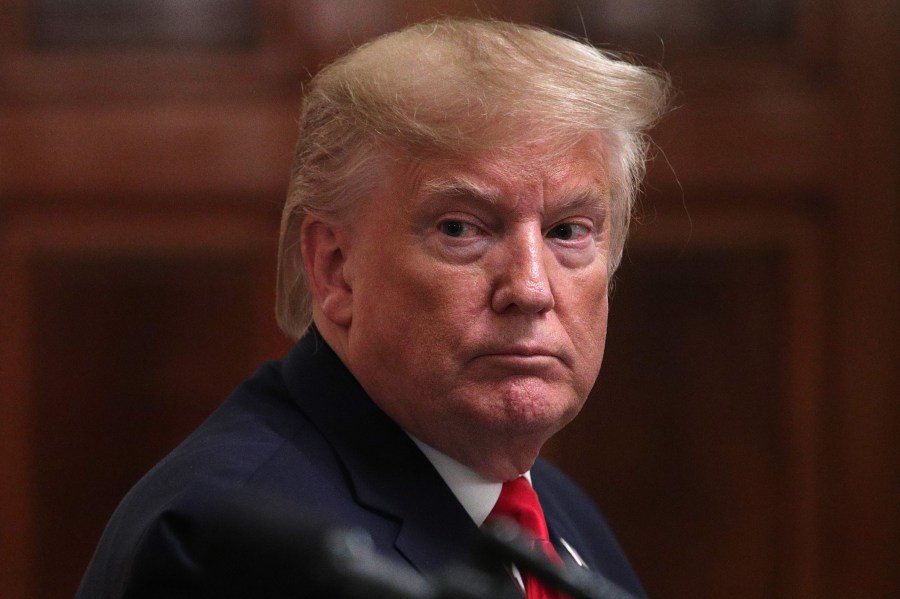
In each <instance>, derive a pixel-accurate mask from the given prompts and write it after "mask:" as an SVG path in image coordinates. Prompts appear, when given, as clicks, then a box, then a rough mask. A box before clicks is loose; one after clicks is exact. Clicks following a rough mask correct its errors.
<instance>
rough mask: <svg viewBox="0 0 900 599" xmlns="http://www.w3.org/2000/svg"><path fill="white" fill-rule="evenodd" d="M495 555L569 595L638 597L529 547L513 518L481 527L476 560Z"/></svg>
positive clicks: (585, 598)
mask: <svg viewBox="0 0 900 599" xmlns="http://www.w3.org/2000/svg"><path fill="white" fill-rule="evenodd" d="M497 559H500V560H503V562H505V563H511V564H515V565H516V567H517V568H519V570H520V571H527V572H530V573H532V574H534V575H535V576H537V577H538V578H540V579H541V580H542V581H543V582H544V583H545V584H547V585H549V586H551V587H553V588H556V589H559V590H561V591H563V592H565V593H568V594H569V595H570V596H571V597H572V599H637V598H636V597H635V596H634V595H632V594H631V593H629V592H628V591H626V590H625V589H623V588H621V587H620V586H619V585H617V584H615V583H614V582H612V581H611V580H609V579H607V578H606V577H604V576H602V575H601V574H600V573H598V572H595V573H591V572H588V571H587V570H586V569H584V568H581V567H574V568H565V567H562V566H560V565H559V564H556V563H554V562H552V561H550V560H549V559H547V556H546V555H544V554H543V553H542V552H540V551H537V550H535V549H533V548H532V547H531V544H530V543H529V542H528V540H527V537H526V536H524V535H523V534H522V530H521V528H520V527H519V526H518V525H517V524H516V523H515V522H513V521H512V520H509V519H506V518H499V519H497V520H496V521H494V522H493V523H491V524H490V525H489V526H486V527H483V528H482V534H481V535H480V536H479V540H478V543H477V545H476V560H477V561H479V562H482V563H490V562H491V561H493V560H497Z"/></svg>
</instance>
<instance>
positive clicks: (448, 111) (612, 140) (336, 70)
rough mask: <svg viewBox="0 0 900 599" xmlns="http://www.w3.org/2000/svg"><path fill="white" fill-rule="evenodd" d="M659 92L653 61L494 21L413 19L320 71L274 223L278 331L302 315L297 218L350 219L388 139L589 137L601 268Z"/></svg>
mask: <svg viewBox="0 0 900 599" xmlns="http://www.w3.org/2000/svg"><path fill="white" fill-rule="evenodd" d="M667 89H668V84H667V81H666V79H665V77H663V76H661V75H660V74H658V73H656V72H655V71H653V70H650V69H647V68H645V67H641V66H637V65H634V64H631V63H629V62H627V61H625V60H622V59H619V58H617V57H614V56H612V55H610V54H608V53H605V52H602V51H600V50H598V49H596V48H594V47H592V46H590V45H587V44H584V43H581V42H579V41H576V40H574V39H570V38H567V37H563V36H560V35H556V34H553V33H550V32H547V31H544V30H541V29H538V28H534V27H529V26H522V25H515V24H511V23H505V22H500V21H482V20H458V19H445V20H439V21H433V22H428V23H422V24H417V25H413V26H411V27H409V28H407V29H404V30H401V31H399V32H396V33H391V34H388V35H385V36H382V37H380V38H377V39H376V40H374V41H372V42H369V43H368V44H365V45H363V46H361V47H359V48H357V49H355V50H353V51H352V52H350V53H349V54H347V55H346V56H344V57H343V58H340V59H338V60H337V61H335V62H334V63H332V64H331V65H329V66H327V67H325V68H324V69H323V70H322V71H320V72H319V74H318V75H317V76H316V77H315V78H313V80H312V81H311V82H310V84H309V85H308V86H307V87H306V91H305V94H304V101H303V110H302V114H301V118H300V133H299V139H298V141H297V148H296V153H295V159H294V166H293V169H292V174H291V185H290V190H289V192H288V196H287V201H286V203H285V206H284V213H283V216H282V221H281V240H280V244H279V257H278V297H277V303H276V313H277V317H278V323H279V325H280V326H281V328H282V330H284V331H285V332H286V333H287V334H288V335H289V336H291V337H292V338H295V339H296V338H299V337H300V336H302V335H303V334H304V333H305V332H306V330H307V329H308V327H309V325H310V322H311V320H312V298H311V295H310V291H309V287H308V283H307V279H306V272H305V268H304V266H303V261H302V257H301V255H300V249H299V242H300V229H301V227H300V225H301V223H302V221H303V219H304V218H305V217H306V216H307V215H309V214H315V215H318V216H320V217H323V218H327V219H330V220H332V221H335V222H345V221H346V220H347V219H349V218H350V212H351V209H352V208H353V207H354V206H357V205H359V204H361V203H362V202H364V201H365V200H366V198H367V197H369V196H371V195H372V193H373V191H374V190H375V189H376V187H377V186H378V185H379V183H380V182H381V181H383V178H384V177H385V176H387V167H388V165H387V164H386V157H387V156H388V155H390V153H389V152H386V151H385V148H386V147H390V148H393V149H395V150H399V152H400V153H401V154H402V155H403V156H405V157H407V158H408V159H410V160H424V159H427V158H428V157H451V156H453V157H464V156H472V155H476V154H478V153H480V152H486V151H489V152H490V153H491V154H492V155H497V154H501V153H504V152H513V151H515V149H516V147H518V146H520V145H521V144H522V143H525V142H528V143H531V142H537V143H541V144H544V146H547V147H554V148H556V149H557V151H565V150H566V149H567V148H571V147H574V145H575V144H577V143H578V142H579V141H580V140H583V139H584V138H585V137H587V136H590V135H596V136H599V140H600V141H601V144H599V147H598V148H597V153H598V160H599V161H600V164H598V166H599V167H600V168H602V169H603V170H604V172H605V174H606V176H607V178H608V180H609V183H610V190H609V191H610V201H611V252H610V273H612V272H613V271H614V270H615V269H616V267H617V266H618V263H619V261H620V260H621V256H622V251H623V248H624V244H625V237H626V234H627V230H628V224H629V221H630V215H631V211H632V207H633V205H634V201H635V197H636V195H637V190H638V188H639V185H640V181H641V179H642V178H643V174H644V163H645V160H646V154H647V147H648V142H647V138H646V135H645V132H646V130H647V129H648V128H649V127H650V126H651V125H652V124H653V123H654V122H655V121H656V120H657V119H658V117H659V116H660V115H661V113H662V111H663V110H664V106H665V101H666V95H667ZM542 147H543V146H542Z"/></svg>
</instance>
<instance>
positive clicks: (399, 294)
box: [344, 150, 610, 479]
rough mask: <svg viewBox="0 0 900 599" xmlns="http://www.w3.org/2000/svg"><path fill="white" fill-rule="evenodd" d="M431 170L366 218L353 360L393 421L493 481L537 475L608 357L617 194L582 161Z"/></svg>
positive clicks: (391, 193) (361, 221) (397, 181)
mask: <svg viewBox="0 0 900 599" xmlns="http://www.w3.org/2000/svg"><path fill="white" fill-rule="evenodd" d="M523 154H524V155H523V156H521V157H520V158H518V159H516V160H508V159H504V160H492V159H490V158H486V159H481V160H471V161H440V162H439V161H433V162H429V163H426V164H424V165H420V166H418V167H416V168H411V169H409V171H408V172H405V173H403V174H401V175H398V176H396V177H395V178H394V179H393V181H392V182H391V184H389V185H387V186H386V189H384V190H382V191H381V192H380V193H379V194H378V196H377V197H375V198H373V200H372V201H371V202H369V203H367V205H366V206H365V207H363V208H362V209H361V210H360V212H359V214H358V215H357V217H356V219H355V221H354V224H353V226H352V233H351V235H350V245H349V247H348V248H347V250H346V260H347V261H346V264H345V270H344V276H345V278H346V280H347V283H348V285H349V287H350V288H351V289H352V317H351V318H352V320H351V323H350V326H349V331H348V339H347V351H346V355H345V356H344V358H345V360H346V361H347V363H348V366H349V367H350V369H351V371H353V373H354V374H355V375H356V376H357V378H358V379H359V381H360V382H361V383H362V385H363V387H364V388H365V389H366V390H367V392H368V393H369V394H370V395H371V396H372V398H373V399H374V400H375V402H376V403H377V404H378V405H379V406H381V408H382V409H383V410H385V412H387V413H388V414H389V415H390V416H391V417H392V418H393V419H394V420H395V421H397V422H398V423H399V424H400V425H401V426H403V427H404V428H405V429H406V430H408V431H409V432H410V433H412V434H413V435H415V436H416V437H418V438H420V439H421V440H423V441H425V442H426V443H428V444H429V445H432V446H433V447H435V448H437V449H439V450H441V451H443V452H444V453H447V454H448V455H450V456H452V457H454V458H456V459H457V460H459V461H461V462H463V463H465V464H467V465H469V466H470V467H472V468H474V469H475V470H477V471H479V472H481V473H482V474H483V475H485V476H488V477H490V478H495V479H507V478H510V477H512V476H515V475H517V474H519V473H520V472H522V471H524V470H526V469H527V468H530V466H531V462H532V461H533V460H534V458H535V457H536V455H537V451H539V449H540V446H541V445H543V443H544V442H545V441H546V440H547V439H548V438H549V437H550V436H551V435H552V434H553V433H555V432H556V431H558V430H559V429H560V428H562V427H563V426H564V425H565V424H566V423H568V422H569V421H570V420H571V419H572V418H574V417H575V415H576V414H577V413H578V411H579V410H580V408H581V406H582V404H583V403H584V400H585V399H586V397H587V395H588V393H589V391H590V389H591V387H592V385H593V383H594V380H595V379H596V377H597V373H598V371H599V368H600V363H601V361H602V358H603V347H604V342H605V338H606V321H607V285H608V276H609V273H608V272H607V259H608V254H609V238H610V236H609V230H608V222H609V218H608V214H607V212H608V210H609V200H608V194H607V190H608V186H607V185H606V183H605V180H604V178H603V176H602V175H601V174H600V172H599V169H598V168H597V166H596V164H595V163H592V162H590V161H589V160H588V159H587V158H586V157H585V156H586V155H585V154H582V153H579V152H572V153H571V154H570V155H568V156H566V157H565V158H563V159H558V160H552V161H545V160H541V155H540V153H539V152H538V151H536V150H528V151H527V152H523Z"/></svg>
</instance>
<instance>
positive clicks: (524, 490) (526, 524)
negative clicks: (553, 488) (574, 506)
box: [487, 476, 567, 599]
mask: <svg viewBox="0 0 900 599" xmlns="http://www.w3.org/2000/svg"><path fill="white" fill-rule="evenodd" d="M494 518H509V519H510V520H512V521H514V522H515V523H516V524H518V525H519V527H520V528H521V529H522V532H523V534H526V535H529V536H530V537H531V540H532V546H533V547H535V548H540V549H541V550H542V551H543V552H544V553H545V554H546V555H547V557H548V558H550V559H551V560H552V561H554V562H556V563H562V561H561V560H560V559H559V556H558V555H557V553H556V550H555V549H554V548H553V545H552V544H551V543H550V533H549V532H548V531H547V521H546V520H545V519H544V510H542V509H541V504H540V502H539V501H538V498H537V493H535V492H534V489H533V488H532V486H531V483H529V482H528V479H527V478H525V477H524V476H520V477H519V478H516V479H514V480H510V481H507V482H505V483H503V490H502V491H500V498H499V499H497V504H496V505H494V509H493V510H491V513H490V515H489V516H488V517H487V521H488V522H490V521H491V520H492V519H494ZM522 581H523V582H524V584H525V596H526V597H527V599H563V598H564V597H566V596H567V595H564V594H562V593H560V592H558V591H555V590H553V589H549V588H547V587H546V586H545V585H544V583H542V582H541V581H540V580H538V579H537V578H536V577H534V576H532V575H531V574H529V573H527V572H522Z"/></svg>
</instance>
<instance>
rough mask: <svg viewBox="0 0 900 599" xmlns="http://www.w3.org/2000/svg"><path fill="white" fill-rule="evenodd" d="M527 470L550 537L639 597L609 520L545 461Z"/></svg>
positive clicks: (591, 567)
mask: <svg viewBox="0 0 900 599" xmlns="http://www.w3.org/2000/svg"><path fill="white" fill-rule="evenodd" d="M531 473H532V481H533V483H534V488H535V491H536V492H537V494H538V497H539V498H540V501H541V506H542V507H543V508H544V512H545V515H546V517H547V524H548V526H549V527H550V530H551V536H554V537H555V539H554V540H555V541H558V539H563V540H565V542H566V543H567V544H569V545H570V546H571V547H572V548H573V549H575V551H576V552H577V553H578V555H579V557H581V558H582V559H584V561H585V562H586V563H587V565H588V567H589V568H590V569H591V571H593V572H599V573H601V574H602V575H603V576H605V577H606V578H608V579H609V580H611V581H612V582H614V583H615V584H617V585H619V586H621V587H622V588H624V589H626V590H628V591H629V592H631V593H633V594H635V595H637V596H639V597H643V596H644V591H643V589H642V587H641V584H640V582H639V581H638V578H637V576H636V574H635V573H634V570H633V569H632V567H631V565H630V564H629V562H628V559H627V558H626V557H625V554H624V552H623V551H622V548H621V547H620V545H619V542H618V541H617V540H616V537H615V535H614V534H613V532H612V529H611V528H610V526H609V523H608V522H607V520H606V518H605V517H604V516H603V514H602V513H601V512H600V510H599V509H598V507H597V505H596V504H595V503H594V501H593V500H592V499H591V498H590V497H589V496H588V495H587V493H585V492H584V490H582V488H581V487H580V486H579V485H578V484H577V483H575V482H574V481H573V480H572V479H571V478H569V477H568V476H566V475H565V474H564V473H563V472H562V471H561V470H559V469H558V468H556V467H555V466H553V465H552V464H550V463H549V462H547V461H546V460H542V459H539V460H538V461H537V462H536V463H535V465H534V467H533V468H532V470H531Z"/></svg>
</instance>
